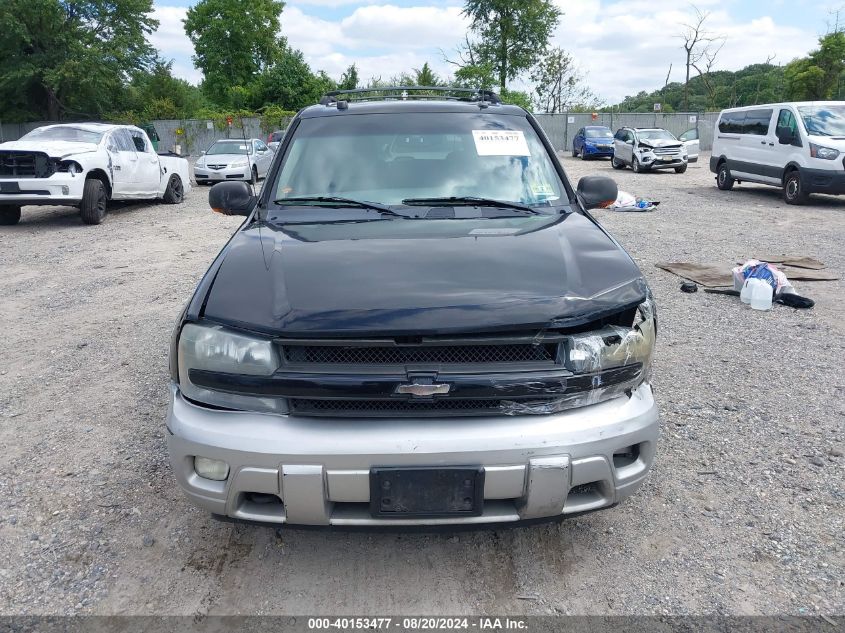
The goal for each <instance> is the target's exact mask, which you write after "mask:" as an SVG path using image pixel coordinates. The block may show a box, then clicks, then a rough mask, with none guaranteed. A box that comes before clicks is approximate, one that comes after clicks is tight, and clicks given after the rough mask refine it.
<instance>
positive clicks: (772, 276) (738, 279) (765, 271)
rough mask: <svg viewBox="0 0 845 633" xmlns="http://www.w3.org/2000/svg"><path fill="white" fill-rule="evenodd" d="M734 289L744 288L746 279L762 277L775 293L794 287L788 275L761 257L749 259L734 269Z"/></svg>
mask: <svg viewBox="0 0 845 633" xmlns="http://www.w3.org/2000/svg"><path fill="white" fill-rule="evenodd" d="M732 273H733V282H734V290H740V289H742V288H743V286H744V284H745V282H746V281H748V280H749V279H760V280H762V281H764V282H765V283H766V284H768V286H769V287H770V288H771V291H772V292H773V293H775V294H778V293H780V292H788V290H787V288H789V289H792V285H791V284H790V283H789V279H787V277H786V275H785V274H783V273H782V272H781V271H780V270H778V269H777V268H776V267H775V266H773V265H772V264H769V263H767V262H761V261H760V260H759V259H749V260H748V261H747V262H745V263H744V264H742V265H741V266H737V267H736V268H734V269H733V271H732Z"/></svg>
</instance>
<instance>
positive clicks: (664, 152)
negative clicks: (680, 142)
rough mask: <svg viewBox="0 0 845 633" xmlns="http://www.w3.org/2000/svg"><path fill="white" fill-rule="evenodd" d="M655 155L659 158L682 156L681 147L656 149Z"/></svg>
mask: <svg viewBox="0 0 845 633" xmlns="http://www.w3.org/2000/svg"><path fill="white" fill-rule="evenodd" d="M654 153H655V155H657V156H680V155H681V148H680V147H655V148H654Z"/></svg>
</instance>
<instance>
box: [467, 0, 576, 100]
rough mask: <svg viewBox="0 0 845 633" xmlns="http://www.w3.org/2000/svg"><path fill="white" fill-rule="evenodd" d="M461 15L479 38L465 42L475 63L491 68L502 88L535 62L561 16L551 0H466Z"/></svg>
mask: <svg viewBox="0 0 845 633" xmlns="http://www.w3.org/2000/svg"><path fill="white" fill-rule="evenodd" d="M464 15H466V16H467V17H468V18H469V19H470V29H471V30H472V32H473V33H474V34H475V35H476V36H477V37H478V41H477V42H476V43H474V44H470V43H469V42H468V46H470V47H472V48H474V49H475V51H474V55H473V57H477V59H476V60H475V62H476V63H477V64H481V65H487V66H490V67H492V70H493V72H494V74H495V76H496V77H497V82H498V85H499V88H500V89H504V88H505V87H506V86H507V82H508V81H509V80H513V79H516V78H517V77H518V76H519V75H520V74H521V73H523V72H525V71H526V70H528V69H529V68H531V66H533V65H534V64H535V63H536V62H537V60H538V58H539V53H540V52H541V51H543V50H544V49H545V48H546V46H547V44H548V42H549V37H550V36H551V34H552V32H553V31H554V29H555V27H556V26H557V24H558V22H559V21H560V15H561V13H560V10H559V9H558V8H557V6H556V5H555V4H554V2H552V0H466V3H465V4H464ZM473 65H474V64H473Z"/></svg>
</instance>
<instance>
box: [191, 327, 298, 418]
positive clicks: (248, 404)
mask: <svg viewBox="0 0 845 633" xmlns="http://www.w3.org/2000/svg"><path fill="white" fill-rule="evenodd" d="M177 353H178V369H179V387H180V388H181V390H182V393H183V394H185V396H186V397H188V398H190V399H192V400H196V401H198V402H202V403H205V404H211V405H215V406H220V407H227V408H233V409H248V410H252V411H268V412H284V411H285V406H284V403H283V402H281V401H279V400H278V399H275V398H262V397H253V396H244V395H241V394H234V393H226V392H225V391H220V390H217V389H208V388H204V387H200V386H198V385H197V384H195V380H196V377H197V376H198V375H199V376H206V377H208V376H214V375H215V374H224V375H225V374H228V375H231V374H235V375H240V376H271V375H272V374H273V373H274V372H275V371H276V369H278V367H279V364H280V359H279V353H278V350H277V349H276V347H275V345H274V344H273V342H272V341H271V340H269V339H267V338H260V337H257V336H250V335H246V334H241V333H239V332H233V331H232V330H228V329H226V328H223V327H221V326H216V325H215V326H203V325H196V324H193V323H188V324H186V325H185V326H184V327H183V328H182V333H181V335H180V337H179V347H178V352H177Z"/></svg>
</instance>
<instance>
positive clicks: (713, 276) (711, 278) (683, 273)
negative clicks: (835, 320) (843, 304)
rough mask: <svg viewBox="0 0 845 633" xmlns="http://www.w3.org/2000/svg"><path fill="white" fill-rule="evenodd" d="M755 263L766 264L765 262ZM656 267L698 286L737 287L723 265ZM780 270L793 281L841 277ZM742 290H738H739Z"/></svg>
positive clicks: (661, 264) (806, 262) (807, 270)
mask: <svg viewBox="0 0 845 633" xmlns="http://www.w3.org/2000/svg"><path fill="white" fill-rule="evenodd" d="M798 260H799V258H798V257H793V258H792V259H791V261H798ZM803 260H804V261H803V262H802V263H803V264H804V265H805V266H809V265H810V264H812V265H815V263H816V262H817V260H814V259H812V258H810V257H805V258H803ZM755 261H760V262H764V261H765V260H755ZM768 263H771V262H768ZM818 264H820V265H821V266H824V264H822V263H821V262H818ZM655 266H657V267H658V268H661V269H663V270H665V271H667V272H670V273H672V274H675V275H678V277H683V278H684V279H689V280H690V281H694V282H696V283H697V284H699V285H701V286H706V287H708V288H721V287H727V288H730V287H735V284H734V278H733V275H732V273H731V271H730V270H729V269H728V268H727V267H723V266H721V265H715V264H695V263H692V262H658V263H657V264H655ZM779 270H780V271H781V272H782V273H784V274H785V275H786V276H787V277H788V278H789V279H791V280H792V281H834V280H837V279H839V275H836V274H834V273H831V272H828V271H826V270H821V269H817V268H804V267H797V266H787V265H784V266H781V267H780V269H779ZM740 288H741V284H740ZM740 288H736V289H737V290H739V289H740Z"/></svg>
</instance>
